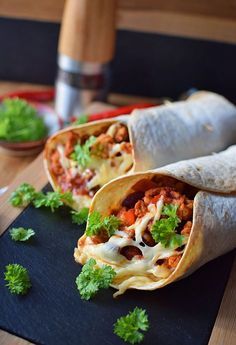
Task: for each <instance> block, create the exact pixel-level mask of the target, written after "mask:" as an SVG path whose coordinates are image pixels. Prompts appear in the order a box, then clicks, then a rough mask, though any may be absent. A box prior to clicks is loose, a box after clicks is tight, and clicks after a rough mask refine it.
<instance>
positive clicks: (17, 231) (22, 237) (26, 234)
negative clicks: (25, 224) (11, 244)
mask: <svg viewBox="0 0 236 345" xmlns="http://www.w3.org/2000/svg"><path fill="white" fill-rule="evenodd" d="M34 235H35V232H34V230H33V229H25V228H22V227H20V228H12V229H10V236H11V239H12V240H13V241H21V242H25V241H27V240H29V239H30V238H31V237H32V236H34Z"/></svg>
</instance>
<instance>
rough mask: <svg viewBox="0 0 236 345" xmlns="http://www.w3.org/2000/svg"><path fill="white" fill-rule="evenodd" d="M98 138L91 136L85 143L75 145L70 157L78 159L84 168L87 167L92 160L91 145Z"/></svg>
mask: <svg viewBox="0 0 236 345" xmlns="http://www.w3.org/2000/svg"><path fill="white" fill-rule="evenodd" d="M95 141H96V138H95V137H94V136H91V137H90V138H89V139H88V140H86V141H85V143H84V144H83V145H79V144H78V145H75V147H74V152H72V154H71V155H70V158H71V159H73V160H74V161H77V162H78V164H79V165H80V166H81V167H82V168H86V167H87V165H88V164H89V163H90V161H91V152H90V149H91V146H92V145H93V144H94V143H95Z"/></svg>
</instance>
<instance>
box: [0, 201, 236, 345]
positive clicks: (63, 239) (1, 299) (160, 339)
mask: <svg viewBox="0 0 236 345" xmlns="http://www.w3.org/2000/svg"><path fill="white" fill-rule="evenodd" d="M12 226H15V227H18V226H25V227H32V228H33V229H35V231H36V236H35V238H33V239H32V241H30V242H29V243H27V244H26V243H15V242H13V241H12V240H11V239H10V236H9V232H8V231H6V232H5V233H4V234H3V235H2V236H1V237H0V328H1V329H4V330H7V331H9V332H11V333H13V334H16V335H18V336H20V337H23V338H25V339H28V340H30V341H32V342H34V343H38V344H45V345H55V344H57V345H77V344H79V345H85V344H86V345H98V344H99V345H100V344H103V345H108V344H113V345H116V344H123V342H122V341H121V340H120V339H119V338H118V337H117V336H116V335H114V334H113V324H114V322H115V321H116V319H117V318H118V317H120V316H121V315H124V314H126V313H128V311H129V310H131V309H133V308H134V307H135V306H136V305H137V306H139V307H142V308H145V309H146V310H147V312H148V315H149V320H150V330H149V331H148V332H147V334H146V336H145V341H144V342H143V344H157V345H178V344H181V345H190V344H191V345H206V344H207V343H208V340H209V337H210V334H211V330H212V327H213V325H214V321H215V318H216V315H217V311H218V308H219V305H220V302H221V299H222V296H223V293H224V288H225V285H226V282H227V279H228V276H229V272H230V268H231V266H232V262H233V259H234V253H233V252H231V253H229V254H227V255H225V256H223V257H221V258H218V259H216V260H214V261H212V262H210V263H208V264H207V265H205V266H204V267H203V268H201V269H199V270H198V271H197V272H196V273H194V274H193V275H192V276H190V277H188V278H186V279H184V280H182V281H179V282H177V283H175V284H173V285H170V286H167V287H165V288H164V289H161V290H156V291H153V292H142V291H128V292H127V293H126V294H125V295H123V296H121V297H120V298H119V299H116V300H114V299H113V298H112V293H113V292H114V290H113V289H109V290H106V291H102V292H100V293H99V295H97V297H96V298H94V299H93V300H91V301H88V302H86V301H82V300H81V299H80V296H79V293H78V292H77V290H76V286H75V283H74V281H75V278H76V276H77V275H78V274H79V272H80V266H79V265H78V264H76V263H75V262H74V260H73V250H74V247H75V246H76V242H77V239H78V237H79V236H80V235H81V234H82V232H83V230H84V227H78V226H76V225H73V224H72V223H71V220H70V215H69V210H68V209H67V208H62V209H60V210H58V211H56V212H55V213H54V214H52V213H51V212H50V211H49V210H47V209H38V210H36V209H34V208H33V207H28V208H27V209H26V210H24V212H23V213H22V214H21V215H20V216H19V217H18V218H17V219H16V220H15V221H14V223H13V224H12ZM8 263H20V264H22V265H23V266H25V267H26V268H27V269H28V270H29V273H30V277H31V280H32V285H33V287H32V289H31V290H30V292H29V294H28V295H27V296H23V297H19V296H13V295H11V294H10V293H9V292H8V289H7V288H6V287H5V286H4V284H5V283H4V280H3V272H4V270H5V266H6V265H7V264H8Z"/></svg>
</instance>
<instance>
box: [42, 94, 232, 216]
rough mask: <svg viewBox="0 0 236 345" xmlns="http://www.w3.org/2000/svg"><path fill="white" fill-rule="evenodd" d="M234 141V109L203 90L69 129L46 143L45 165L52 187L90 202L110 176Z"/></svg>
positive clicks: (83, 203)
mask: <svg viewBox="0 0 236 345" xmlns="http://www.w3.org/2000/svg"><path fill="white" fill-rule="evenodd" d="M235 142H236V108H235V106H234V105H232V104H231V103H230V102H228V101H227V100H226V99H225V98H223V97H222V96H219V95H216V94H213V93H210V92H199V93H196V94H195V95H194V96H193V97H190V98H189V99H188V100H187V101H183V102H176V103H173V104H168V105H163V106H159V107H152V108H149V109H143V110H135V111H134V112H133V113H132V114H131V115H130V116H122V117H120V118H116V119H110V120H102V121H97V122H93V123H87V124H84V125H80V126H77V127H69V128H66V129H64V130H62V131H60V132H58V133H56V134H55V135H53V136H52V137H51V138H50V139H49V140H48V142H47V144H46V147H45V154H44V163H45V169H46V172H47V175H48V178H49V181H50V183H51V185H52V187H53V188H54V189H60V190H61V191H62V192H68V191H70V192H72V194H73V200H74V204H73V208H75V209H81V208H83V207H89V206H90V203H91V199H92V198H93V196H94V195H95V193H96V192H97V191H98V190H99V189H100V188H101V187H102V186H103V185H104V184H106V183H107V182H109V181H111V180H112V179H114V178H116V177H119V176H122V175H126V174H130V173H132V172H135V171H145V170H148V169H154V168H158V167H161V166H164V165H166V164H170V163H173V162H176V161H179V160H183V159H189V158H194V157H198V156H204V155H207V154H210V153H212V152H218V151H221V150H223V149H225V148H226V147H228V146H229V145H232V144H234V143H235Z"/></svg>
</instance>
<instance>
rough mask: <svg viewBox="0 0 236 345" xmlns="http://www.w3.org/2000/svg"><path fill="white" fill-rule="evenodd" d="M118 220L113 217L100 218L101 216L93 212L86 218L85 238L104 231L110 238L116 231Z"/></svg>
mask: <svg viewBox="0 0 236 345" xmlns="http://www.w3.org/2000/svg"><path fill="white" fill-rule="evenodd" d="M119 225H120V219H119V218H117V217H116V216H114V215H111V216H107V217H104V218H102V215H101V214H100V213H99V212H97V211H94V212H92V213H91V214H90V215H89V217H88V226H87V229H86V235H87V236H94V235H97V234H98V233H99V232H100V231H102V230H105V231H106V232H107V235H108V236H109V237H111V236H112V235H114V233H115V231H116V230H118V227H119Z"/></svg>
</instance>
